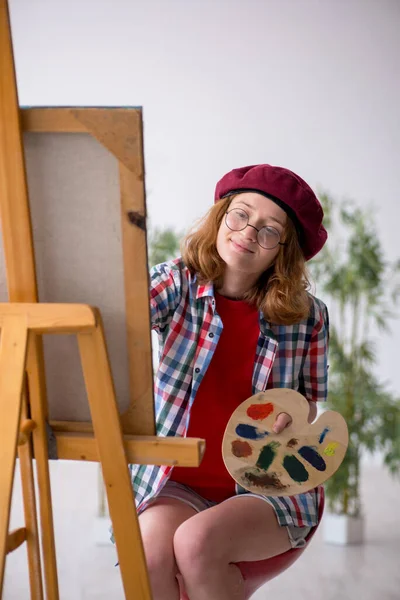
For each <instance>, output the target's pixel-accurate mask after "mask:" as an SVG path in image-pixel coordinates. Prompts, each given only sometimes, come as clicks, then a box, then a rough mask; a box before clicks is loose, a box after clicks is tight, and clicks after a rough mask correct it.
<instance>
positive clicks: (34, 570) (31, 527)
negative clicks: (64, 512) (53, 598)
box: [18, 394, 43, 600]
mask: <svg viewBox="0 0 400 600" xmlns="http://www.w3.org/2000/svg"><path fill="white" fill-rule="evenodd" d="M27 418H28V411H27V400H26V394H24V401H23V405H22V420H24V419H27ZM18 456H19V463H20V470H21V483H22V497H23V500H24V514H25V527H26V531H27V538H26V545H27V553H28V565H29V583H30V588H31V600H43V583H42V569H41V560H40V545H39V530H38V522H37V510H36V495H35V485H34V475H33V463H32V447H31V443H30V439H29V440H28V442H27V443H25V444H23V445H20V446H18Z"/></svg>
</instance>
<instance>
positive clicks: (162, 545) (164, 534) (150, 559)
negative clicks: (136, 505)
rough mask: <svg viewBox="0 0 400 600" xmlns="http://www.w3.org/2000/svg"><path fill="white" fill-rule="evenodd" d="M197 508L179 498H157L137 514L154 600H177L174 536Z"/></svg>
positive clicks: (177, 587) (194, 513)
mask: <svg viewBox="0 0 400 600" xmlns="http://www.w3.org/2000/svg"><path fill="white" fill-rule="evenodd" d="M196 514H197V513H196V511H195V510H194V509H193V508H191V507H190V506H188V505H187V504H185V503H184V502H182V501H180V500H176V499H174V498H159V499H157V500H155V502H153V503H152V504H150V506H149V507H148V508H147V509H146V510H145V511H144V512H143V513H142V514H141V515H140V516H139V524H140V530H141V534H142V540H143V546H144V551H145V555H146V561H147V569H148V572H149V578H150V585H151V589H152V594H153V600H179V586H178V582H177V579H176V575H177V572H178V568H177V566H176V561H175V557H174V548H173V538H174V535H175V532H176V530H177V528H178V527H179V526H180V525H181V524H182V523H183V522H184V521H186V520H187V519H190V518H191V517H193V516H194V515H196Z"/></svg>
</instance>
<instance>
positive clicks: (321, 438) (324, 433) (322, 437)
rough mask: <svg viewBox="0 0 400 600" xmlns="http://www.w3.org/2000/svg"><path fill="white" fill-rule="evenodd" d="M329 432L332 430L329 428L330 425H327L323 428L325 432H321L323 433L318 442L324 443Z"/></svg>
mask: <svg viewBox="0 0 400 600" xmlns="http://www.w3.org/2000/svg"><path fill="white" fill-rule="evenodd" d="M329 432H330V429H329V427H325V429H324V430H323V432H322V433H321V435H320V436H319V440H318V442H319V443H320V444H322V442H323V441H324V439H325V436H326V434H327V433H329Z"/></svg>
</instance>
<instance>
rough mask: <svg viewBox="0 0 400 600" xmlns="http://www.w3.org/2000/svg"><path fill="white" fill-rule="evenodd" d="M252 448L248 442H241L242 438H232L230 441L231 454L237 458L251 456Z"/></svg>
mask: <svg viewBox="0 0 400 600" xmlns="http://www.w3.org/2000/svg"><path fill="white" fill-rule="evenodd" d="M252 453H253V449H252V447H251V446H250V444H249V443H248V442H242V440H234V441H233V442H232V454H233V455H234V456H237V457H238V458H247V456H251V455H252Z"/></svg>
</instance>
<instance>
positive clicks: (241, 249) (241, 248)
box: [231, 239, 253, 254]
mask: <svg viewBox="0 0 400 600" xmlns="http://www.w3.org/2000/svg"><path fill="white" fill-rule="evenodd" d="M231 242H232V244H233V247H234V248H235V250H237V251H238V252H242V253H243V254H253V251H252V250H249V248H246V246H242V245H241V244H238V243H237V242H235V241H234V240H232V239H231Z"/></svg>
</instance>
